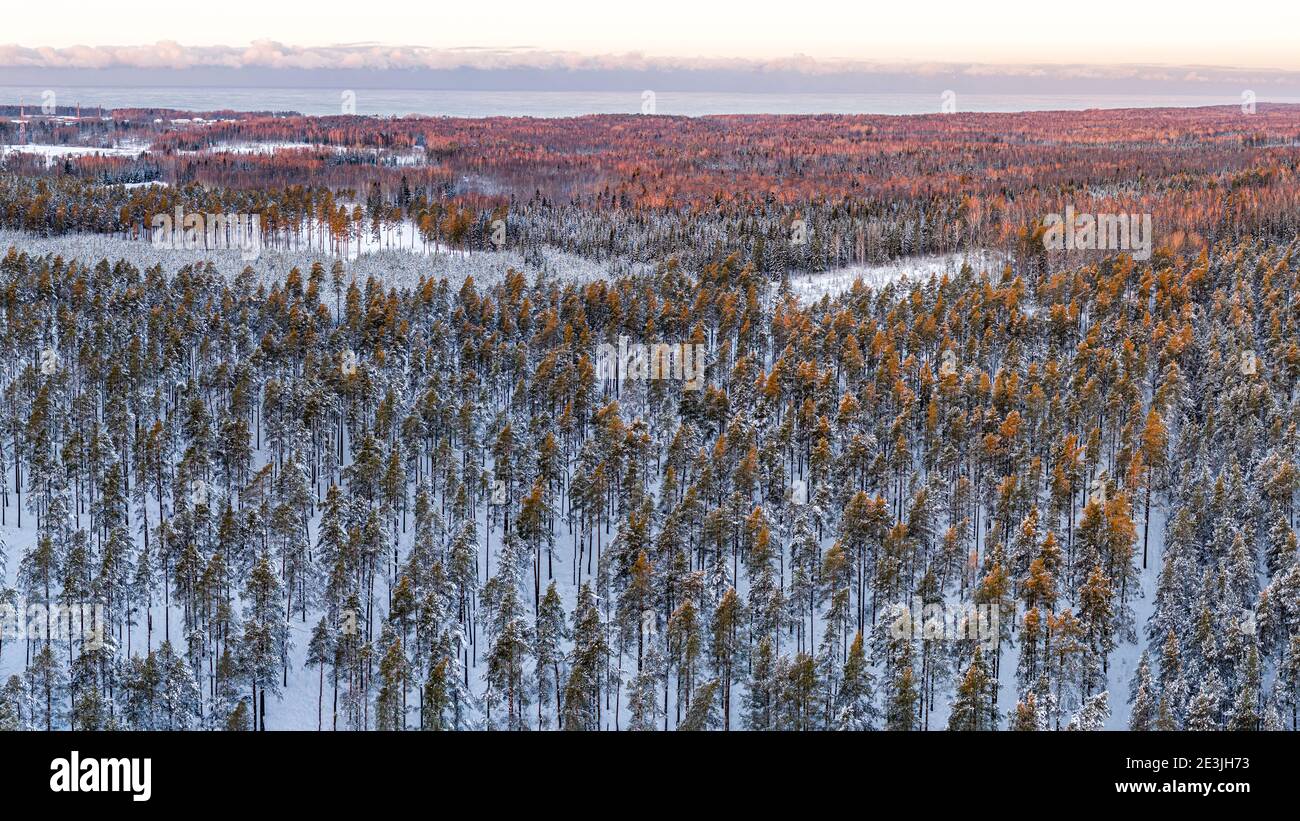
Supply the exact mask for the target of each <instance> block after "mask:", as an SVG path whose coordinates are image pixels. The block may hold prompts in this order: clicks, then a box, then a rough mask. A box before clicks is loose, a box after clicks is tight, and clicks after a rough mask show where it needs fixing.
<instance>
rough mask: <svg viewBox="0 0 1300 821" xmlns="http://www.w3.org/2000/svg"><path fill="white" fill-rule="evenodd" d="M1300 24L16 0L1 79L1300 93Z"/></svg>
mask: <svg viewBox="0 0 1300 821" xmlns="http://www.w3.org/2000/svg"><path fill="white" fill-rule="evenodd" d="M1297 32H1300V3H1280V2H1276V0H1237V1H1236V2H1234V3H1232V4H1230V5H1226V6H1225V5H1222V4H1215V5H1213V6H1207V7H1205V8H1200V7H1199V6H1197V5H1195V3H1193V4H1187V5H1184V6H1182V7H1181V8H1177V10H1176V11H1171V10H1169V9H1167V8H1161V7H1160V5H1158V4H1153V3H1141V2H1135V1H1134V0H1124V1H1121V0H1085V1H1084V2H1081V3H1070V4H1067V3H1060V2H1054V3H1045V2H1029V1H1028V0H996V2H993V3H975V2H967V1H965V0H963V2H956V0H922V2H905V3H899V2H890V3H880V2H863V1H862V0H779V1H777V0H750V1H749V2H744V3H739V2H716V1H710V0H705V2H701V0H654V2H646V3H638V2H618V1H617V0H563V2H538V0H489V2H487V3H445V2H430V1H429V0H366V2H364V3H359V2H356V0H351V1H350V2H344V1H343V0H310V2H308V0H296V1H295V2H266V0H221V2H219V3H209V4H189V5H187V4H182V5H179V6H172V7H168V10H167V11H161V10H159V8H158V7H154V8H152V9H151V10H149V11H142V12H135V11H132V12H127V11H125V10H124V9H123V7H121V6H117V5H110V4H99V5H94V6H92V5H88V4H87V3H86V2H85V0H41V2H38V3H17V4H12V5H11V6H10V7H8V8H7V9H6V11H5V20H4V26H3V29H0V85H3V84H5V83H6V82H8V83H11V84H26V83H33V82H39V81H40V80H39V79H38V78H37V77H36V73H39V72H42V71H46V72H48V71H50V70H57V71H59V72H62V73H65V74H67V73H68V72H72V73H73V74H70V75H68V76H67V77H65V79H80V78H84V75H85V73H86V72H93V73H103V72H117V74H115V75H114V76H115V77H119V78H120V77H129V75H130V72H132V71H135V72H142V71H143V72H150V75H149V76H150V77H151V78H153V79H155V80H156V79H157V78H158V77H159V72H160V71H164V70H171V69H185V70H186V71H185V72H183V73H184V74H185V75H186V77H188V78H191V79H192V78H196V77H202V78H208V79H213V80H214V81H220V82H230V81H231V79H230V74H231V73H232V72H234V73H235V74H236V75H238V77H239V78H241V79H242V80H252V79H254V78H260V79H258V80H257V81H259V82H260V81H266V82H270V80H266V79H265V78H266V77H267V73H268V72H270V73H272V74H274V73H276V72H294V71H296V72H313V73H319V72H327V71H354V72H356V71H383V72H393V71H394V70H400V71H402V72H405V73H406V74H408V75H410V74H412V73H415V74H416V75H418V77H417V78H416V79H415V82H423V81H425V80H428V81H429V82H438V81H439V78H441V81H446V82H450V83H452V84H454V83H456V82H462V81H464V76H463V71H464V70H465V69H471V70H472V71H474V72H489V73H492V74H494V75H499V76H501V77H506V76H509V77H510V79H508V80H500V81H499V82H498V84H499V85H501V84H504V85H509V84H511V83H514V84H523V85H528V84H529V82H530V81H529V80H528V79H527V78H525V79H519V76H521V75H520V72H522V73H523V74H524V75H527V74H529V73H531V74H534V75H537V76H541V77H543V78H544V82H547V83H551V82H555V74H556V72H563V73H564V74H565V76H568V77H570V78H573V77H575V76H578V75H581V76H583V77H586V78H587V79H586V80H577V81H575V82H576V83H577V84H578V85H584V84H586V86H590V85H592V81H591V79H590V78H591V77H599V76H602V75H610V76H620V75H626V74H628V73H629V72H630V73H634V74H635V73H638V72H640V73H645V72H658V73H660V74H663V73H665V72H666V73H669V74H674V76H677V77H679V78H681V77H686V76H689V78H690V80H689V81H687V80H683V81H682V82H684V83H686V84H687V85H691V84H695V85H708V84H719V83H721V84H723V85H727V84H732V85H734V84H735V83H736V82H738V80H737V79H736V78H737V77H738V76H742V75H743V76H746V77H748V78H749V79H748V81H747V82H749V83H750V84H751V85H755V86H761V85H762V81H763V80H765V79H766V80H767V81H779V83H778V84H782V85H784V86H788V85H789V78H791V77H796V78H802V79H800V80H799V83H806V84H807V85H808V86H809V87H811V88H815V89H821V90H838V89H839V88H840V86H842V85H844V84H846V83H847V84H848V85H851V86H853V87H854V88H858V87H866V88H875V87H876V86H877V85H880V83H881V82H882V81H881V77H882V76H883V77H886V78H887V79H886V80H885V81H884V83H885V85H888V84H890V83H894V82H895V79H894V78H896V77H897V76H901V75H907V76H911V77H916V76H925V75H927V74H928V75H934V74H936V73H940V74H942V73H951V72H954V71H956V72H960V73H962V74H963V75H965V76H967V77H979V76H980V75H987V76H989V77H995V78H1006V77H1013V78H1020V79H1021V80H1023V82H1024V83H1026V84H1027V85H1029V86H1032V85H1033V84H1034V83H1035V82H1040V83H1041V82H1043V81H1047V82H1055V81H1056V80H1058V79H1060V78H1067V79H1069V80H1070V81H1071V82H1075V83H1084V84H1086V83H1088V82H1090V81H1097V82H1100V83H1103V84H1105V83H1109V84H1112V85H1114V84H1115V83H1117V82H1118V83H1121V84H1122V83H1124V82H1130V83H1141V82H1158V83H1164V84H1165V85H1166V86H1168V87H1170V90H1175V89H1173V88H1172V87H1173V86H1178V87H1179V88H1178V89H1176V90H1180V91H1185V92H1194V91H1196V90H1198V89H1197V87H1198V86H1205V85H1207V84H1215V85H1219V86H1222V87H1224V88H1231V87H1238V86H1241V85H1242V84H1243V83H1249V84H1250V85H1251V86H1252V87H1253V86H1261V87H1264V88H1269V87H1270V85H1272V86H1275V87H1278V88H1285V91H1286V92H1287V93H1295V91H1296V89H1297V88H1300V83H1298V82H1297V78H1300V47H1298V45H1297V44H1298V43H1300V34H1297ZM205 71H206V72H209V73H208V74H204V73H203V72H205ZM456 71H461V72H462V73H461V74H460V75H454V72H456ZM212 72H215V73H212ZM449 72H452V74H449ZM509 72H514V74H513V75H509V74H508V73H509ZM539 72H541V74H538V73H539ZM547 72H549V74H548V73H547ZM421 77H422V78H424V79H423V80H422V79H419V78H421ZM846 77H866V78H868V79H867V80H866V81H865V82H866V85H865V86H863V85H862V84H861V83H858V84H857V85H854V83H855V82H856V81H850V80H846V79H844V78H846ZM872 77H874V78H875V80H874V83H873V81H872V80H871V79H870V78H872ZM449 78H450V79H449ZM457 78H459V79H457ZM719 78H722V79H719ZM728 78H729V79H728ZM818 78H819V79H818ZM835 78H837V79H835ZM408 79H410V78H409V77H408ZM533 81H534V82H536V81H537V80H536V77H534V80H533ZM178 82H185V81H184V80H178ZM476 82H482V79H481V78H480V79H479V80H477V81H476ZM796 84H798V83H796ZM594 85H595V86H599V85H600V83H599V82H596V83H594ZM993 85H994V86H997V85H998V83H993ZM791 90H794V89H791ZM990 90H1002V89H998V88H991V89H990ZM1034 90H1039V89H1037V88H1035V89H1034ZM1115 90H1120V89H1115Z"/></svg>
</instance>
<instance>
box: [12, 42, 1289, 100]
mask: <svg viewBox="0 0 1300 821" xmlns="http://www.w3.org/2000/svg"><path fill="white" fill-rule="evenodd" d="M50 73H56V74H57V75H59V77H60V79H62V80H64V81H69V80H71V81H80V82H87V83H90V82H94V80H95V79H96V78H97V77H99V78H111V80H112V81H113V82H126V83H128V84H130V83H133V82H141V83H148V82H158V81H159V80H160V79H163V78H165V79H166V81H167V82H175V83H177V84H179V85H187V84H191V83H202V82H221V83H230V84H251V85H265V84H268V83H276V82H284V81H292V82H294V83H301V82H304V78H308V79H307V81H310V77H312V76H317V75H329V76H328V81H329V82H331V83H332V82H337V80H338V74H339V73H345V74H346V73H352V74H353V75H355V76H356V77H358V78H360V79H362V80H369V81H372V82H374V83H377V84H379V85H388V84H395V85H397V86H405V87H430V88H450V87H458V86H466V87H473V88H486V87H501V88H514V87H518V88H534V87H548V88H557V90H564V89H567V88H574V89H590V88H601V87H606V86H608V85H611V84H612V85H621V84H623V83H625V82H632V81H645V80H651V79H655V80H658V81H660V86H659V87H663V88H681V89H700V90H780V91H863V90H871V91H879V90H893V89H897V90H910V89H911V87H914V86H924V87H927V88H928V87H930V86H932V85H933V83H934V82H936V81H943V82H950V83H951V82H957V81H961V82H963V83H965V84H966V85H967V87H969V86H978V87H981V88H987V90H989V91H1005V90H1007V89H1008V88H1009V87H1012V86H1015V87H1019V88H1023V89H1025V90H1026V91H1031V92H1032V91H1048V90H1054V91H1061V90H1066V91H1068V90H1089V91H1099V90H1106V91H1115V92H1122V91H1125V90H1134V91H1141V92H1148V91H1152V90H1163V91H1167V92H1169V93H1199V92H1214V93H1217V92H1219V91H1223V90H1227V89H1240V88H1255V89H1272V90H1274V91H1275V93H1278V94H1290V95H1300V72H1296V71H1284V70H1275V69H1239V68H1232V67H1224V66H1168V65H1136V64H1130V65H1118V64H1117V65H1086V64H981V63H934V62H929V63H921V62H917V63H900V62H884V61H881V62H873V61H861V60H853V61H850V60H817V59H813V58H811V57H807V56H803V55H793V56H790V57H786V58H780V59H744V58H713V57H664V56H652V55H646V54H642V53H636V52H631V53H620V54H580V53H576V52H566V51H547V50H542V49H536V48H531V47H527V46H520V47H517V48H510V49H498V48H472V47H470V48H453V49H445V48H444V49H435V48H426V47H420V46H392V45H382V44H376V43H345V44H337V45H330V46H313V47H304V46H290V45H285V44H283V43H279V42H275V41H271V40H260V41H256V42H254V43H253V44H252V45H249V46H246V47H235V46H201V47H191V46H185V45H183V44H181V43H178V42H176V41H170V40H169V41H161V42H158V43H154V44H152V45H135V46H73V47H68V48H49V47H28V46H21V45H0V85H3V84H13V85H23V84H38V83H40V82H41V81H42V79H43V78H44V77H47V76H49V74H50ZM494 78H495V79H494Z"/></svg>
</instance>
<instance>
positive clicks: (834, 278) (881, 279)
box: [790, 251, 1005, 303]
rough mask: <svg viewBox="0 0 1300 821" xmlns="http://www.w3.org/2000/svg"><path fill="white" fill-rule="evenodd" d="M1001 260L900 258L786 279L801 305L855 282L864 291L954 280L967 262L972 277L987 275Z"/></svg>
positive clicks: (979, 254)
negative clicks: (937, 279)
mask: <svg viewBox="0 0 1300 821" xmlns="http://www.w3.org/2000/svg"><path fill="white" fill-rule="evenodd" d="M1004 261H1005V257H1004V255H1002V254H1000V253H998V252H995V251H975V252H971V253H954V254H927V255H923V256H912V257H903V258H901V259H895V260H890V261H889V262H886V263H882V264H879V265H850V266H847V267H844V268H835V269H832V270H830V271H822V272H818V273H815V274H797V275H794V276H791V277H790V290H791V291H792V292H793V293H794V295H795V296H796V297H797V298H798V299H799V301H801V302H804V303H808V302H816V301H817V300H819V299H821V298H822V297H825V296H828V297H834V296H836V295H838V294H841V293H844V292H845V291H847V290H849V289H850V288H852V287H853V283H855V282H857V281H858V280H861V281H862V284H863V285H865V286H866V287H868V288H883V287H884V286H886V285H888V284H890V283H891V282H899V281H902V280H905V279H906V280H913V281H914V280H918V279H920V280H925V279H929V278H930V276H931V275H932V274H933V275H939V274H947V275H948V276H949V277H954V276H956V275H957V274H958V272H960V271H961V266H962V265H963V264H967V263H969V264H970V267H971V269H972V270H973V271H974V272H975V273H976V274H979V273H980V272H981V271H990V272H991V271H994V270H995V269H996V268H998V267H1000V266H1001V265H1002V264H1003V262H1004Z"/></svg>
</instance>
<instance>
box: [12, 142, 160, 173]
mask: <svg viewBox="0 0 1300 821" xmlns="http://www.w3.org/2000/svg"><path fill="white" fill-rule="evenodd" d="M144 151H145V149H144V147H142V146H119V147H117V148H94V147H92V146H85V145H0V158H3V157H6V156H8V155H10V154H32V155H35V156H37V157H44V158H45V166H46V167H47V168H48V167H49V166H52V165H54V163H55V162H57V161H59V160H64V159H67V158H69V157H91V156H100V157H138V156H140V155H141V154H143V153H144Z"/></svg>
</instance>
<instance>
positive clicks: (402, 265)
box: [0, 230, 647, 288]
mask: <svg viewBox="0 0 1300 821" xmlns="http://www.w3.org/2000/svg"><path fill="white" fill-rule="evenodd" d="M385 240H390V241H391V244H386V243H385ZM408 242H409V240H404V238H403V236H401V235H400V234H399V232H397V231H393V232H392V234H391V236H390V235H385V236H381V238H380V239H379V240H378V241H375V240H373V239H371V238H370V235H369V234H367V244H366V246H365V248H364V252H363V253H355V254H352V255H350V256H349V257H348V262H347V269H348V272H349V275H350V276H352V277H355V278H357V279H359V280H361V281H365V280H366V279H367V278H369V277H372V276H373V277H377V278H379V279H382V280H383V281H384V283H385V284H386V285H387V286H389V287H394V288H411V287H414V286H415V285H416V284H417V283H418V282H419V279H420V277H421V276H423V277H425V278H426V279H427V278H429V277H433V278H435V279H441V278H443V277H446V278H447V281H448V282H450V283H452V285H453V286H459V284H460V283H462V282H464V281H465V279H466V277H471V276H472V277H473V278H474V281H475V282H477V283H481V284H490V283H493V282H496V281H499V280H501V279H503V278H504V277H505V274H506V272H507V271H508V270H511V269H513V270H515V271H520V272H523V273H525V274H528V275H529V277H530V278H532V277H535V276H538V275H541V276H543V277H553V278H555V279H559V280H566V281H574V282H590V281H593V280H596V279H600V278H602V277H610V276H613V275H618V274H626V273H632V272H634V271H642V272H644V271H645V270H647V268H646V266H638V267H636V268H633V267H630V266H622V267H618V268H611V267H610V266H609V265H607V264H604V263H597V262H591V261H589V260H586V259H583V258H581V257H577V256H574V255H573V254H568V253H565V252H563V251H560V250H558V249H555V248H543V249H542V250H541V254H540V256H541V261H540V264H537V263H536V261H529V260H525V259H524V256H523V254H520V253H518V252H516V251H473V252H466V251H458V250H449V249H446V248H437V249H432V250H430V251H429V252H428V253H426V252H424V251H423V250H422V249H420V248H411V247H409V245H408V244H406V243H408ZM11 246H12V247H16V248H18V249H20V250H22V251H26V252H27V253H28V254H39V255H44V254H56V255H59V256H62V257H63V258H64V259H65V260H71V259H77V260H80V261H82V262H84V263H87V264H93V263H95V262H97V261H98V260H100V259H110V260H118V259H125V260H128V261H130V262H131V263H132V264H133V265H135V266H136V267H138V268H140V269H142V270H143V269H145V268H150V267H152V266H154V265H161V266H162V267H163V270H165V271H168V272H175V271H176V270H177V269H179V268H181V267H183V266H185V265H196V264H201V263H207V262H211V263H212V264H213V265H214V266H215V267H216V269H217V271H218V272H220V273H221V274H223V275H225V276H228V277H234V276H237V275H238V274H239V273H240V272H242V271H243V270H244V269H245V268H246V267H248V268H252V269H253V271H254V272H255V273H256V274H257V275H258V277H259V278H260V279H261V280H262V281H263V282H266V283H271V282H280V281H283V280H284V276H285V274H286V273H287V272H288V271H289V270H290V269H291V268H294V267H295V266H296V267H297V268H299V269H300V270H303V271H306V270H307V269H308V268H310V267H311V265H312V263H313V262H320V263H321V264H323V265H325V266H326V267H327V268H328V267H329V266H330V265H331V264H332V263H333V261H334V259H335V257H334V256H333V255H331V254H330V253H328V252H327V251H324V250H321V249H319V248H315V249H310V248H302V249H297V250H286V249H278V248H267V247H263V248H262V249H261V252H260V253H259V255H258V257H257V259H253V260H245V259H244V258H243V255H242V252H241V251H240V250H239V249H222V250H216V251H198V250H195V251H187V250H184V249H172V248H157V247H154V246H153V245H151V244H150V243H148V242H140V241H136V240H128V239H122V238H119V237H109V236H104V235H100V234H71V235H63V236H57V237H33V236H31V235H28V234H25V233H23V232H20V231H10V230H0V252H7V251H8V249H9V248H10V247H11Z"/></svg>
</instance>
